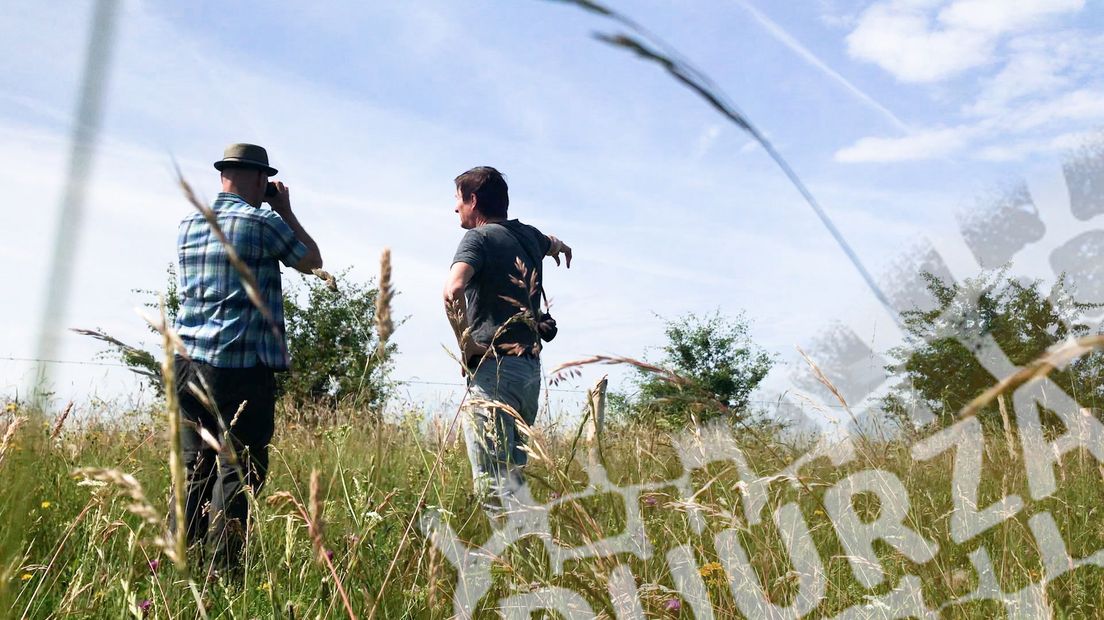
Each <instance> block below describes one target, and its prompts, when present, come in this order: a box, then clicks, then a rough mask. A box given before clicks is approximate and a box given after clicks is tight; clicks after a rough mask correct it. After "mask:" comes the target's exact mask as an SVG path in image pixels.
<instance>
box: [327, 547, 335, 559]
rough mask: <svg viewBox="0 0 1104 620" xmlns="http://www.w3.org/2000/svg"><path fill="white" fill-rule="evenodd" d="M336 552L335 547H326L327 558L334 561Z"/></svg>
mask: <svg viewBox="0 0 1104 620" xmlns="http://www.w3.org/2000/svg"><path fill="white" fill-rule="evenodd" d="M333 558H334V552H333V549H326V559H327V560H329V561H331V562H333Z"/></svg>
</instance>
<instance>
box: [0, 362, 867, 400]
mask: <svg viewBox="0 0 1104 620" xmlns="http://www.w3.org/2000/svg"><path fill="white" fill-rule="evenodd" d="M0 362H25V363H30V364H39V365H41V364H53V365H74V366H106V367H111V368H122V369H124V370H131V368H130V366H127V365H126V364H120V363H118V362H103V361H97V360H58V359H38V358H35V357H18V356H14V355H4V356H0ZM394 383H395V384H397V385H430V386H438V387H457V388H466V387H467V384H465V383H461V382H459V381H429V380H425V379H396V380H395V381H394ZM545 389H546V390H547V391H549V392H555V393H562V394H586V393H587V390H583V389H570V388H554V387H548V388H545ZM782 402H783V401H781V400H749V401H748V404H750V405H769V406H779V405H781V404H782ZM786 402H789V403H790V404H793V405H795V406H797V403H793V402H791V401H786ZM809 406H810V407H813V408H825V409H844V408H845V407H844V406H843V405H839V404H832V403H820V402H815V403H814V402H812V401H810V402H809Z"/></svg>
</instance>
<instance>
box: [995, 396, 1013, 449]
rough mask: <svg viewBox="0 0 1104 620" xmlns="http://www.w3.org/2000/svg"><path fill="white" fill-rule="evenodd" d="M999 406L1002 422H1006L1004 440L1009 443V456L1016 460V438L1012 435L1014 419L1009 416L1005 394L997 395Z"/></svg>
mask: <svg viewBox="0 0 1104 620" xmlns="http://www.w3.org/2000/svg"><path fill="white" fill-rule="evenodd" d="M997 408H999V409H1000V416H1001V422H1002V423H1003V424H1004V441H1005V443H1007V444H1008V456H1009V458H1011V459H1012V460H1016V440H1015V439H1014V438H1013V437H1012V420H1010V419H1009V417H1008V407H1007V406H1006V405H1005V404H1004V394H998V395H997Z"/></svg>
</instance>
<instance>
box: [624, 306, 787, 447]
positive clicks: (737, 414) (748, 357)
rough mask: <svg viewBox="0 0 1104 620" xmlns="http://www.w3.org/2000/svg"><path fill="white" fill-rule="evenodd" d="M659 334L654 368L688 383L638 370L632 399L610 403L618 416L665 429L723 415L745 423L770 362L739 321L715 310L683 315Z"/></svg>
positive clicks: (740, 317)
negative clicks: (648, 421) (661, 338)
mask: <svg viewBox="0 0 1104 620" xmlns="http://www.w3.org/2000/svg"><path fill="white" fill-rule="evenodd" d="M664 333H665V334H666V336H667V344H665V345H664V346H663V347H662V349H661V350H662V352H663V355H662V357H661V359H659V360H658V361H657V362H656V364H657V365H659V366H662V367H664V368H666V369H668V370H671V371H674V372H675V373H676V374H678V375H680V376H682V377H683V378H686V379H689V380H690V381H691V385H689V386H679V385H674V384H672V383H670V382H668V381H665V380H663V379H662V378H660V377H658V376H656V375H655V374H653V373H648V372H645V371H639V374H638V375H637V378H636V387H637V388H638V390H637V393H636V395H635V396H632V397H623V396H619V397H617V398H615V399H614V400H615V403H614V409H615V410H616V411H617V412H618V413H619V414H620V415H619V417H625V418H628V419H633V418H644V419H651V420H652V421H653V422H655V423H658V424H660V425H662V426H665V427H669V428H682V427H685V426H687V425H688V424H690V422H691V420H692V419H693V418H695V417H696V418H697V419H698V421H700V422H706V421H708V420H710V419H712V418H716V417H720V416H722V415H728V416H729V417H730V418H732V419H733V420H734V421H735V420H744V419H746V418H747V417H748V404H749V400H748V399H749V397H750V395H751V393H752V391H754V390H755V388H756V387H757V386H758V385H759V383H760V382H761V381H762V380H763V378H764V377H766V376H767V373H768V372H770V369H771V366H772V364H773V362H772V360H771V357H770V355H768V354H767V353H766V352H765V351H764V350H763V349H762V348H761V347H759V346H758V345H757V344H755V343H754V342H753V341H752V340H751V336H750V335H749V334H748V325H747V320H746V319H745V318H744V316H743V315H742V314H741V315H737V316H735V317H728V316H724V315H722V314H720V312H719V311H718V312H715V313H713V314H711V315H706V316H698V315H695V314H686V315H684V316H682V317H681V318H679V319H676V320H673V321H667V322H666V323H665V327H664ZM718 403H719V404H720V405H723V407H720V406H718Z"/></svg>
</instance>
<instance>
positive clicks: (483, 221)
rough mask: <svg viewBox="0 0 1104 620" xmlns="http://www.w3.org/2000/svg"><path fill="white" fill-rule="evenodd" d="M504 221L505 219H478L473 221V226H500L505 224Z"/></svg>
mask: <svg viewBox="0 0 1104 620" xmlns="http://www.w3.org/2000/svg"><path fill="white" fill-rule="evenodd" d="M505 221H506V218H504V217H492V218H486V217H479V218H477V219H476V220H475V225H476V227H479V226H486V225H487V224H501V223H502V222H505Z"/></svg>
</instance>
